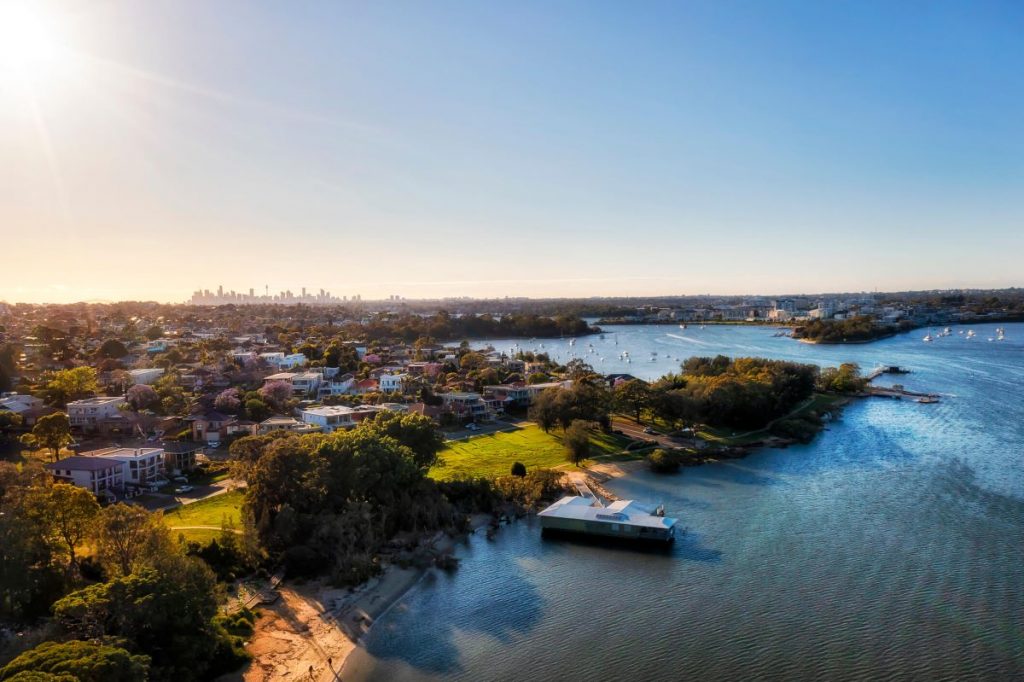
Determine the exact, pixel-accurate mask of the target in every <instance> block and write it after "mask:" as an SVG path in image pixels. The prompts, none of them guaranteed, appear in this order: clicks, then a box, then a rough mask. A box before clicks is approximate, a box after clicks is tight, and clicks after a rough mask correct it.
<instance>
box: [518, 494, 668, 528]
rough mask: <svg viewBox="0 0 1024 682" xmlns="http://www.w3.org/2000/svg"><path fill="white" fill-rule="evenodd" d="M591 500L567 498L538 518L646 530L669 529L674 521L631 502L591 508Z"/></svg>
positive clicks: (623, 501) (626, 501)
mask: <svg viewBox="0 0 1024 682" xmlns="http://www.w3.org/2000/svg"><path fill="white" fill-rule="evenodd" d="M592 503H593V500H591V499H590V498H587V497H580V496H567V497H563V498H562V499H560V500H559V501H558V502H555V503H554V504H552V505H551V506H550V507H548V508H547V509H545V510H544V511H542V512H540V513H539V514H538V516H553V517H557V518H562V519H579V520H581V521H604V522H608V523H622V524H628V525H631V526H646V527H648V528H665V529H667V528H671V527H672V526H674V525H676V519H672V518H668V517H665V516H655V515H654V513H653V512H654V510H653V509H651V508H650V507H647V506H646V505H643V504H640V503H639V502H635V501H633V500H618V501H616V502H612V503H611V504H610V505H608V506H607V507H595V506H591V505H592Z"/></svg>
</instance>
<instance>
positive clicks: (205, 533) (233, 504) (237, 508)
mask: <svg viewBox="0 0 1024 682" xmlns="http://www.w3.org/2000/svg"><path fill="white" fill-rule="evenodd" d="M244 495H245V493H244V492H243V491H241V490H233V491H231V492H228V493H224V494H223V495H217V496H215V497H210V498H207V499H205V500H203V501H202V502H195V503H193V504H186V505H183V506H181V507H177V508H176V509H171V510H169V511H165V512H164V520H165V521H166V522H167V525H168V526H170V527H171V528H172V529H174V528H178V527H182V526H209V527H211V528H208V529H201V528H192V529H183V530H182V531H181V533H182V534H184V535H185V537H186V538H188V539H189V540H198V541H205V540H209V539H211V538H213V537H216V536H217V535H219V534H220V530H219V529H220V527H221V526H222V525H223V524H224V523H225V522H227V523H229V524H231V525H233V526H234V527H235V528H236V529H238V528H241V525H242V513H241V509H242V499H243V497H244Z"/></svg>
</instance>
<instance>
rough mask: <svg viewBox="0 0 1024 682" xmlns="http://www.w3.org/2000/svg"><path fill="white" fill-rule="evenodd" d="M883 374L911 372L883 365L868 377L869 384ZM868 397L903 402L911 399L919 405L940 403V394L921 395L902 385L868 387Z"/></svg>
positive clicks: (866, 391)
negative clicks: (904, 399)
mask: <svg viewBox="0 0 1024 682" xmlns="http://www.w3.org/2000/svg"><path fill="white" fill-rule="evenodd" d="M883 374H910V370H909V369H906V368H905V367H899V366H898V365H883V366H881V367H878V368H876V369H874V370H872V371H871V373H870V374H868V375H867V380H868V383H870V382H872V381H874V380H875V379H877V378H878V377H880V376H882V375H883ZM864 392H865V394H866V395H869V396H874V397H876V398H891V399H893V400H902V399H903V398H911V399H913V400H916V401H917V402H919V403H937V402H939V394H938V393H921V392H918V391H908V390H906V389H905V388H903V386H901V385H900V384H893V385H892V386H889V387H888V388H884V387H881V386H868V387H867V388H865V390H864Z"/></svg>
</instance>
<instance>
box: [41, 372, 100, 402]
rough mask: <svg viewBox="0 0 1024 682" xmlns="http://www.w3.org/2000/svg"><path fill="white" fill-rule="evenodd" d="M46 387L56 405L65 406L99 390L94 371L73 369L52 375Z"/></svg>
mask: <svg viewBox="0 0 1024 682" xmlns="http://www.w3.org/2000/svg"><path fill="white" fill-rule="evenodd" d="M46 387H47V389H49V391H50V394H51V396H52V397H53V399H54V401H55V402H56V403H58V404H65V403H67V402H68V401H71V400H79V399H80V398H85V397H86V396H90V395H92V394H94V393H96V392H97V391H98V390H99V383H98V382H97V380H96V370H95V369H93V368H92V367H75V368H73V369H64V370H61V371H59V372H57V373H56V374H54V375H53V378H52V379H50V381H49V383H48V384H47V385H46Z"/></svg>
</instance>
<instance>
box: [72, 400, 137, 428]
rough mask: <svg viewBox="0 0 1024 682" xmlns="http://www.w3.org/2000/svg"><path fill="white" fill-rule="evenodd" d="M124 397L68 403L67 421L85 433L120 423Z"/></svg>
mask: <svg viewBox="0 0 1024 682" xmlns="http://www.w3.org/2000/svg"><path fill="white" fill-rule="evenodd" d="M123 404H124V396H96V397H95V398H85V399H83V400H74V401H72V402H70V403H68V419H69V420H70V421H71V426H73V427H74V426H77V427H80V428H81V429H83V430H86V431H94V430H96V429H99V428H101V427H102V426H104V425H109V424H111V423H114V422H117V423H119V422H120V421H121V418H122V417H121V410H120V409H119V408H120V406H121V405H123Z"/></svg>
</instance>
